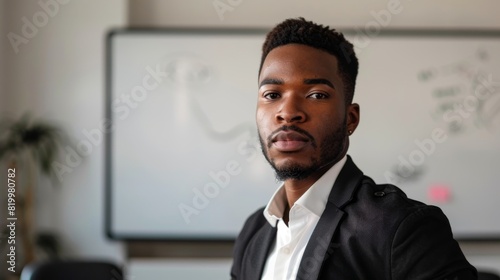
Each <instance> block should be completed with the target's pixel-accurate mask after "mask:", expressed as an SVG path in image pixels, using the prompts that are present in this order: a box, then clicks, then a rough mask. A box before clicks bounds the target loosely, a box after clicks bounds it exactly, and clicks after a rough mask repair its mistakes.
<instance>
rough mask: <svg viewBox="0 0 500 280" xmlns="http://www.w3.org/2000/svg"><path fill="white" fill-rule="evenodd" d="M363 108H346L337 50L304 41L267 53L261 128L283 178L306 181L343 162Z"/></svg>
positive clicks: (261, 82)
mask: <svg viewBox="0 0 500 280" xmlns="http://www.w3.org/2000/svg"><path fill="white" fill-rule="evenodd" d="M358 110H359V109H358V106H357V105H356V104H352V105H349V106H348V107H346V102H345V92H344V83H343V81H342V79H341V77H340V75H339V72H338V67H337V59H336V58H335V57H334V56H333V55H331V54H329V53H327V52H324V51H322V50H318V49H315V48H312V47H309V46H305V45H299V44H288V45H284V46H280V47H277V48H275V49H273V50H272V51H271V52H269V54H268V55H267V57H266V59H265V61H264V63H263V65H262V70H261V73H260V76H259V97H258V101H257V114H256V117H257V128H258V131H259V138H260V142H261V145H262V151H263V153H264V156H265V157H266V159H267V160H268V161H269V163H270V164H271V165H272V166H273V167H274V169H275V171H276V175H277V177H278V178H279V179H280V180H288V179H293V180H302V179H305V178H308V177H309V176H311V175H314V174H315V173H318V172H325V171H326V170H325V168H326V167H330V166H332V165H333V164H335V163H336V162H337V161H339V160H340V159H341V158H342V157H343V156H344V155H345V153H346V152H347V148H348V146H349V142H348V134H347V131H348V130H354V129H355V128H356V125H357V123H358V117H359V111H358ZM348 126H349V127H348ZM321 174H322V173H321Z"/></svg>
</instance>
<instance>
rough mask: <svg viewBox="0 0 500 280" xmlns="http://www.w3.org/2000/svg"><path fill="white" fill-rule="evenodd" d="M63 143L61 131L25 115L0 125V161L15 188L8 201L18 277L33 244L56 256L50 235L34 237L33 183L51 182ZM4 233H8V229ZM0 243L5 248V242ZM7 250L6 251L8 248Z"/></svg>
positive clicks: (31, 258) (32, 252) (29, 258)
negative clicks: (11, 206)
mask: <svg viewBox="0 0 500 280" xmlns="http://www.w3.org/2000/svg"><path fill="white" fill-rule="evenodd" d="M63 139H64V137H63V135H62V133H61V130H60V129H59V128H57V127H56V126H55V125H53V124H51V123H48V122H45V121H42V120H34V119H33V118H31V117H30V116H28V115H24V116H23V117H21V118H20V119H19V120H18V121H12V120H4V121H2V122H1V123H0V161H1V162H5V163H6V164H7V168H8V170H10V171H9V172H11V173H14V174H15V175H13V176H12V178H11V179H12V180H11V181H10V182H12V183H13V184H12V185H11V186H14V187H15V197H11V198H13V199H14V200H11V202H13V203H14V206H15V212H14V213H15V217H17V220H16V244H15V245H16V246H15V248H16V274H17V273H20V270H21V269H22V267H23V266H24V265H25V264H27V263H30V262H32V261H35V258H36V256H35V248H36V243H37V242H38V243H41V244H40V245H39V246H38V247H39V248H42V250H44V251H51V252H46V253H47V254H48V255H50V256H55V257H56V256H57V255H58V245H57V239H55V237H54V235H51V234H47V233H37V231H36V229H35V221H34V214H35V213H34V206H35V205H34V196H35V184H36V183H35V182H36V180H37V179H38V176H39V175H45V176H49V177H50V178H52V179H54V178H55V176H54V173H53V170H52V168H51V165H52V162H53V161H54V160H55V159H56V157H57V155H58V152H59V149H60V144H61V143H62V140H63ZM12 171H13V172H12ZM53 182H55V180H53ZM2 205H4V204H3V203H2ZM2 211H5V209H2ZM8 217H10V215H8ZM2 230H4V229H2ZM5 230H7V231H9V229H8V228H7V229H5ZM4 234H9V233H8V232H4ZM2 243H3V244H2V245H4V246H5V245H6V244H5V242H2ZM19 243H20V244H19ZM7 246H8V247H9V248H10V245H8V244H7Z"/></svg>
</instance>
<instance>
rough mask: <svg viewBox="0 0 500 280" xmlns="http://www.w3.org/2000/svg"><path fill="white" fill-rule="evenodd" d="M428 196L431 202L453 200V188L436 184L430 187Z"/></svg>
mask: <svg viewBox="0 0 500 280" xmlns="http://www.w3.org/2000/svg"><path fill="white" fill-rule="evenodd" d="M428 197H429V200H430V201H431V202H435V203H446V202H450V200H451V190H450V188H449V187H448V186H446V185H442V184H435V185H432V186H430V187H429V192H428Z"/></svg>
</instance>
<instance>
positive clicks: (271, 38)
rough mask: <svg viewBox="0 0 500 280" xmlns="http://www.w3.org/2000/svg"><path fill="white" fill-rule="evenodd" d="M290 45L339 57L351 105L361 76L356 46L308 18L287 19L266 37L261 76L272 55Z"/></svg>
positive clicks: (347, 96)
mask: <svg viewBox="0 0 500 280" xmlns="http://www.w3.org/2000/svg"><path fill="white" fill-rule="evenodd" d="M287 44H302V45H306V46H310V47H313V48H316V49H320V50H323V51H326V52H327V53H329V54H331V55H333V56H335V57H336V58H337V61H338V68H339V72H340V76H341V78H342V81H343V82H344V85H345V88H344V90H345V92H346V103H347V104H351V102H352V99H353V96H354V88H355V86H356V77H357V76H358V67H359V64H358V59H357V57H356V54H355V53H354V46H353V45H352V44H351V43H350V42H349V41H347V40H346V39H345V38H344V35H343V34H342V33H340V32H337V31H336V30H335V29H330V27H328V26H323V25H319V24H316V23H314V22H312V21H306V20H305V19H304V18H302V17H300V18H297V19H295V18H291V19H287V20H285V21H283V22H281V23H280V24H278V25H276V27H274V28H273V29H272V30H271V31H269V33H268V34H267V36H266V41H265V42H264V45H263V46H262V58H261V61H260V67H259V75H260V71H261V70H262V65H263V64H264V60H265V59H266V57H267V55H268V54H269V52H270V51H272V50H273V49H274V48H277V47H279V46H283V45H287Z"/></svg>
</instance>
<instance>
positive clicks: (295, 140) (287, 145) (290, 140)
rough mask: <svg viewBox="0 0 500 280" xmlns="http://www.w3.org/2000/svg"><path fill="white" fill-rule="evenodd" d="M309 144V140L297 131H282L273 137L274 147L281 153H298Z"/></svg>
mask: <svg viewBox="0 0 500 280" xmlns="http://www.w3.org/2000/svg"><path fill="white" fill-rule="evenodd" d="M308 144H309V138H308V137H306V136H305V135H302V134H300V133H298V132H295V131H280V132H278V133H277V134H276V135H274V136H273V137H272V145H273V146H274V147H275V148H276V149H277V150H278V151H280V152H296V151H299V150H301V149H303V148H304V147H305V146H307V145H308Z"/></svg>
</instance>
